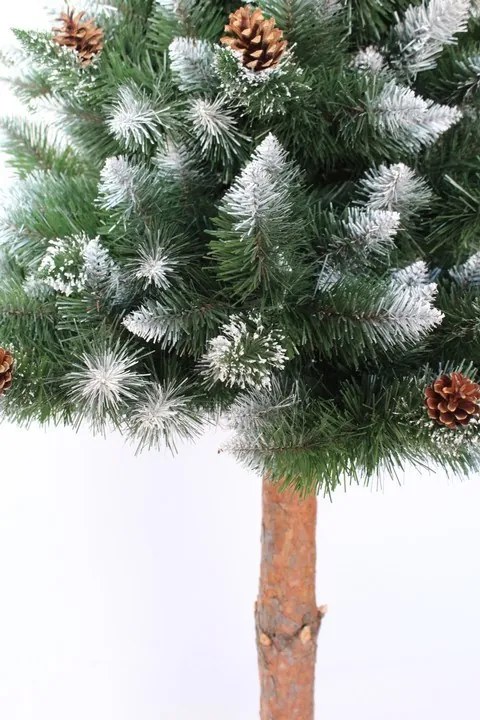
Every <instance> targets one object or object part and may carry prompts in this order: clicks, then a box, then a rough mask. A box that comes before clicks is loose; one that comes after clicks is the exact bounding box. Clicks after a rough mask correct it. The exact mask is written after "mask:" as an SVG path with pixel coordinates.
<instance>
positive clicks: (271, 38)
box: [220, 5, 287, 72]
mask: <svg viewBox="0 0 480 720" xmlns="http://www.w3.org/2000/svg"><path fill="white" fill-rule="evenodd" d="M225 32H226V33H228V35H225V36H224V37H222V38H221V40H220V42H221V43H223V44H224V45H227V46H228V47H230V48H231V49H232V50H235V51H237V52H239V53H241V54H242V63H243V65H245V67H247V68H249V69H250V70H254V71H255V72H259V71H260V70H265V69H266V68H269V67H270V68H271V67H275V66H276V65H278V63H279V61H280V58H281V56H282V55H283V53H284V51H285V48H286V47H287V41H286V40H283V32H282V31H281V30H280V29H279V28H276V27H275V19H274V18H269V19H268V20H265V18H264V17H263V13H262V11H261V10H260V9H259V8H255V9H254V8H252V7H251V6H250V5H244V6H242V7H241V8H239V9H238V10H236V11H235V12H233V13H230V16H229V18H228V25H225Z"/></svg>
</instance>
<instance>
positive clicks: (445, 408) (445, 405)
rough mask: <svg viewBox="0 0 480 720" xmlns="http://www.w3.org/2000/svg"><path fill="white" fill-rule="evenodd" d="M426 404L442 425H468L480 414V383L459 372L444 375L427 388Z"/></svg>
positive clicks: (454, 426)
mask: <svg viewBox="0 0 480 720" xmlns="http://www.w3.org/2000/svg"><path fill="white" fill-rule="evenodd" d="M425 405H426V406H427V412H428V416H429V417H430V418H431V419H432V420H435V421H436V422H438V423H439V424H440V425H446V427H449V428H456V427H458V426H459V425H467V424H468V423H469V422H470V420H471V419H472V417H475V416H478V415H479V414H480V385H477V383H475V382H473V380H470V379H469V378H467V377H465V376H464V375H462V374H461V373H459V372H453V373H451V374H450V375H442V376H441V377H439V378H438V379H437V380H435V382H433V383H432V385H429V387H427V388H426V389H425Z"/></svg>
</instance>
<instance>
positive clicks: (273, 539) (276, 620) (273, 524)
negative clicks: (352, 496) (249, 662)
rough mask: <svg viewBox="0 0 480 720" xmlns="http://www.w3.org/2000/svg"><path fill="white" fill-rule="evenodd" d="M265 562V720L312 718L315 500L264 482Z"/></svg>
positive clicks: (261, 615)
mask: <svg viewBox="0 0 480 720" xmlns="http://www.w3.org/2000/svg"><path fill="white" fill-rule="evenodd" d="M262 499H263V502H262V505H263V518H262V560H261V569H260V588H259V593H258V598H257V602H256V605H255V621H256V634H257V650H258V665H259V671H260V691H261V699H260V718H261V720H313V718H314V685H315V660H316V653H317V637H318V631H319V629H320V623H321V620H322V617H323V615H324V614H325V612H326V606H322V607H320V608H317V604H316V599H315V569H316V568H315V566H316V544H315V529H316V519H317V499H316V497H315V496H314V495H312V496H309V497H307V498H305V499H301V498H300V497H299V495H298V494H297V493H295V492H292V491H289V490H287V491H285V492H280V490H279V488H278V486H277V485H275V484H273V483H271V482H270V481H269V480H268V478H266V477H265V478H264V480H263V498H262Z"/></svg>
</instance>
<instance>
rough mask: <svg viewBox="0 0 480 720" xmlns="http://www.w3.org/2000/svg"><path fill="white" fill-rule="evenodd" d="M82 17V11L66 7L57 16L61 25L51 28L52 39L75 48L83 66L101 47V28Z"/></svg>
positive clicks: (61, 44)
mask: <svg viewBox="0 0 480 720" xmlns="http://www.w3.org/2000/svg"><path fill="white" fill-rule="evenodd" d="M84 17H85V12H84V11H81V12H78V13H75V10H69V9H67V12H63V13H62V14H61V15H60V17H59V18H57V20H58V22H60V23H62V25H61V26H60V27H55V28H53V32H54V33H55V35H54V36H53V41H54V42H56V43H57V45H60V46H63V47H68V48H71V49H72V50H75V52H76V53H77V55H78V59H79V62H80V64H81V65H83V66H84V67H85V66H87V65H90V63H91V62H92V60H93V58H94V57H95V55H98V53H100V52H101V50H102V49H103V30H102V29H101V28H99V27H98V26H97V25H95V23H94V21H93V20H84V19H83V18H84Z"/></svg>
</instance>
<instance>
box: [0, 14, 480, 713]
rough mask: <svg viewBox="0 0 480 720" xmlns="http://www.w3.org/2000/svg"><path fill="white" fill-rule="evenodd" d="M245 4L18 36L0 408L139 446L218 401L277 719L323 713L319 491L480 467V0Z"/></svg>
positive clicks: (270, 707)
mask: <svg viewBox="0 0 480 720" xmlns="http://www.w3.org/2000/svg"><path fill="white" fill-rule="evenodd" d="M255 8H256V9H255ZM255 8H254V7H250V6H242V8H241V9H240V8H239V6H238V4H236V3H231V2H224V1H223V0H108V3H107V2H101V1H99V2H90V3H88V7H79V8H75V11H74V12H73V13H72V12H69V13H67V14H64V15H63V16H62V18H61V19H60V21H61V23H63V25H62V24H61V25H60V27H59V25H58V24H57V25H55V28H56V29H52V31H51V32H50V33H44V32H25V31H23V30H16V31H15V35H16V39H17V47H16V49H15V50H14V51H13V52H12V54H8V53H7V54H5V55H4V57H3V62H4V65H5V68H4V73H3V74H4V76H5V77H6V78H7V80H8V81H9V83H10V85H11V87H12V88H13V90H14V91H15V92H16V93H17V95H18V96H19V98H20V99H21V100H22V101H23V102H24V103H25V104H26V106H27V108H28V111H29V112H28V116H29V119H28V120H25V119H23V118H4V119H3V120H2V122H1V125H2V131H3V137H4V148H5V150H6V151H7V153H8V156H9V159H10V163H11V165H12V167H13V168H14V169H15V171H16V173H17V178H16V181H15V183H14V185H13V188H12V190H11V191H10V192H9V195H8V197H6V198H5V200H4V206H3V210H2V216H1V225H0V227H1V234H2V239H3V242H2V245H1V268H2V272H1V280H0V282H1V292H0V344H1V346H2V353H3V354H4V355H5V357H6V358H7V359H8V363H7V364H5V363H4V365H5V367H4V368H3V370H1V371H2V372H3V373H4V374H5V373H7V374H8V382H7V381H6V382H5V383H4V385H5V387H4V388H3V390H2V404H3V410H4V414H5V415H6V416H7V417H8V418H10V419H11V420H13V421H17V422H20V423H29V422H32V421H39V422H47V421H53V422H56V423H57V422H61V423H67V424H72V425H78V423H80V422H83V421H86V422H89V423H90V424H91V426H92V428H94V429H95V430H97V431H103V430H105V429H106V428H116V429H118V430H120V431H121V432H123V433H124V434H125V435H126V436H127V437H128V438H130V439H131V440H132V441H133V442H134V444H135V446H136V447H137V448H138V450H142V449H144V448H156V447H159V446H164V445H167V446H169V447H171V448H172V449H175V448H176V447H177V446H178V444H179V442H180V441H183V440H185V439H187V438H192V437H195V436H196V435H197V434H198V433H200V432H201V431H202V430H203V428H204V427H205V425H206V424H208V423H210V422H214V421H215V420H216V419H217V418H218V417H219V415H221V416H222V417H226V418H227V419H228V422H229V424H230V427H231V429H232V440H231V442H230V443H229V445H228V449H229V450H230V451H231V452H232V453H234V454H235V456H236V457H237V458H238V459H239V461H240V462H242V463H244V464H245V465H246V466H247V467H249V468H253V469H254V470H256V471H257V472H259V473H261V474H262V475H263V476H264V488H263V503H264V537H263V552H262V570H261V583H260V591H259V597H258V602H257V606H256V627H257V631H256V632H257V647H258V654H259V667H260V680H261V688H262V699H261V717H262V718H263V720H267V718H268V719H269V720H271V718H275V720H287V719H288V720H291V718H293V717H299V718H302V720H312V719H313V682H314V663H315V654H316V647H317V636H318V632H319V627H320V623H321V621H322V618H323V616H324V614H325V608H324V607H323V606H322V607H321V608H317V605H316V600H315V582H314V581H315V514H316V495H317V494H318V493H320V494H322V495H327V496H332V494H333V493H334V491H335V489H336V488H337V487H339V486H344V485H346V484H348V483H351V482H368V481H371V480H372V479H374V478H375V477H376V476H378V474H379V473H387V474H390V475H393V474H395V472H396V471H397V469H398V468H401V467H402V466H404V465H405V464H406V463H413V464H415V463H417V464H420V465H425V463H430V464H432V465H441V466H443V467H446V468H449V469H450V470H451V471H453V472H459V473H466V472H470V471H472V470H475V469H477V468H478V467H479V465H480V463H479V452H478V438H479V437H480V433H479V427H480V426H479V419H478V418H479V413H480V405H479V403H478V400H479V399H480V387H479V386H478V384H477V381H478V380H479V379H480V375H479V370H478V368H477V360H478V357H479V353H480V247H479V237H480V215H479V207H480V190H479V179H480V123H479V122H478V120H479V113H480V92H479V91H480V44H479V42H480V40H479V39H480V8H479V5H478V2H473V1H471V0H421V1H418V0H415V1H414V2H412V3H410V2H409V0H398V2H395V1H394V0H388V1H385V2H382V3H377V2H372V1H371V0H356V1H355V2H353V1H352V0H315V1H313V0H258V2H257V3H256V5H255ZM84 10H85V11H86V12H85V13H83V11H84ZM79 13H80V14H79ZM82 13H83V14H82ZM60 21H59V22H60ZM30 118H33V120H31V119H30ZM47 126H48V127H47ZM12 358H13V359H14V360H13V365H12ZM7 365H8V367H7ZM2 367H3V366H2ZM285 668H288V673H287V672H286V671H285Z"/></svg>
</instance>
